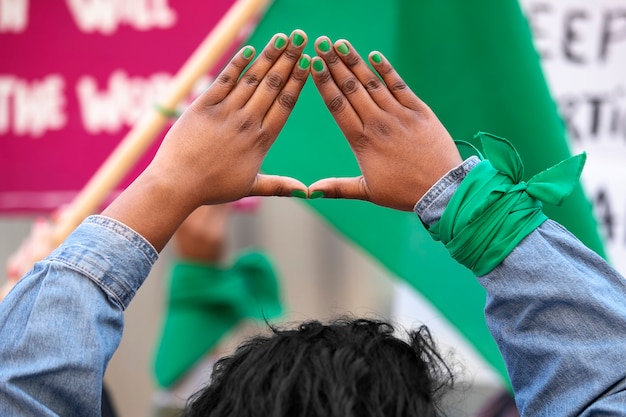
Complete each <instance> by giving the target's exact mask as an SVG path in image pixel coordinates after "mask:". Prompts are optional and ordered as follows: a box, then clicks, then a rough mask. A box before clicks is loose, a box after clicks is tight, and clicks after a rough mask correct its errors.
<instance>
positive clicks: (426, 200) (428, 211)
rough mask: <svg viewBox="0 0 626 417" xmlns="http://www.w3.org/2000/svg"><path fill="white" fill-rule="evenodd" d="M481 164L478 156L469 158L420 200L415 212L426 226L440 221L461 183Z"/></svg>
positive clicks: (414, 209) (449, 172)
mask: <svg viewBox="0 0 626 417" xmlns="http://www.w3.org/2000/svg"><path fill="white" fill-rule="evenodd" d="M479 162H480V159H479V158H478V157H477V156H471V157H469V158H467V159H466V160H465V161H463V163H461V164H460V165H459V166H457V167H456V168H453V169H451V170H450V171H448V173H447V174H446V175H444V176H443V177H441V179H439V181H437V182H436V183H435V184H434V185H433V186H432V187H430V190H428V191H427V192H426V194H424V195H423V196H422V198H420V200H419V201H418V202H417V204H415V207H414V208H413V211H414V212H415V214H417V215H418V216H419V217H420V219H421V220H422V222H423V223H424V224H426V225H427V226H431V225H433V224H434V223H436V222H437V221H439V219H440V218H441V215H442V214H443V211H444V210H445V208H446V205H447V204H448V201H450V198H451V197H452V195H453V194H454V192H455V191H456V189H457V188H458V187H459V184H460V183H461V181H463V179H464V178H465V176H466V175H467V174H468V173H469V172H470V171H471V170H472V169H473V168H474V167H475V166H476V165H478V163H479Z"/></svg>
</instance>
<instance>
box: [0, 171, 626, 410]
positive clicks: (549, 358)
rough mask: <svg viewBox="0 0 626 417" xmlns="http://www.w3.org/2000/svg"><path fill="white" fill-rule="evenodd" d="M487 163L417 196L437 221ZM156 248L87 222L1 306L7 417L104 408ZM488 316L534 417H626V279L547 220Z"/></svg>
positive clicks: (517, 257) (507, 271)
mask: <svg viewBox="0 0 626 417" xmlns="http://www.w3.org/2000/svg"><path fill="white" fill-rule="evenodd" d="M475 164H476V160H474V159H469V160H467V161H465V162H464V163H463V164H462V165H460V166H459V167H458V168H457V169H455V170H453V171H451V172H450V173H448V174H447V175H446V176H444V177H443V178H442V179H441V180H440V181H439V182H438V183H437V184H435V186H433V187H432V188H431V189H430V190H429V192H428V193H427V194H426V195H425V196H424V197H423V198H422V199H421V200H420V202H418V204H417V205H416V207H415V212H416V213H417V214H418V215H419V216H420V217H421V219H422V221H424V222H425V223H426V224H430V223H433V222H434V221H436V220H438V218H439V217H440V216H441V213H442V211H443V209H444V208H445V205H446V203H447V201H449V198H450V197H451V195H452V194H453V193H454V190H456V187H457V186H458V184H459V183H460V182H461V181H462V180H463V178H464V176H465V175H466V174H467V172H469V170H470V169H471V168H472V167H473V166H474V165H475ZM156 259H157V252H156V251H155V250H154V248H153V247H152V246H151V245H150V244H149V243H148V242H147V241H146V240H145V239H143V237H141V236H140V235H138V234H137V233H135V232H134V231H132V230H131V229H129V228H128V227H126V226H125V225H123V224H121V223H119V222H117V221H115V220H112V219H109V218H106V217H103V216H91V217H89V218H88V219H86V220H85V221H84V222H83V223H82V224H81V225H80V226H79V227H78V228H77V229H76V230H75V231H74V232H73V233H72V234H71V235H70V236H69V237H68V238H67V239H66V241H65V242H64V243H63V244H62V245H61V246H60V247H59V248H58V249H57V250H55V251H54V252H53V253H52V254H51V255H50V256H48V257H47V258H46V259H44V260H43V261H41V262H39V263H37V264H36V265H35V267H34V268H33V270H32V271H31V272H29V273H28V274H27V275H26V276H25V277H24V278H23V279H22V280H20V281H19V282H18V284H17V285H16V286H15V288H14V289H13V291H12V292H11V293H10V294H9V295H8V296H7V298H6V299H5V300H4V301H2V302H1V303H0V416H38V417H39V416H54V415H59V416H97V415H99V414H100V395H101V394H100V393H101V384H102V378H103V375H104V371H105V368H106V366H107V363H108V361H109V359H110V358H111V356H112V355H113V353H114V352H115V349H116V348H117V346H118V344H119V342H120V339H121V336H122V329H123V311H124V309H125V308H126V307H127V306H128V304H129V303H130V301H131V300H132V298H133V296H134V295H135V293H136V292H137V290H138V289H139V287H140V286H141V284H142V283H143V281H144V280H145V278H146V277H147V276H148V273H149V271H150V268H151V266H152V265H153V263H154V262H155V261H156ZM478 280H479V281H480V283H481V284H482V285H483V286H484V288H485V289H486V290H487V295H488V298H487V305H486V308H485V315H486V319H487V324H488V326H489V328H490V330H491V332H492V334H493V337H494V338H495V340H496V341H497V343H498V345H499V347H500V350H501V352H502V355H503V357H504V359H505V362H506V364H507V368H508V371H509V374H510V377H511V381H512V384H513V388H514V390H515V396H516V401H517V403H518V406H519V408H520V412H521V414H522V415H523V416H550V417H557V416H626V377H625V376H626V281H625V280H624V278H623V277H621V276H620V275H619V274H618V273H617V272H616V271H615V270H613V269H612V268H611V267H610V266H609V265H608V264H607V263H606V262H605V261H604V260H603V259H601V258H600V257H598V256H597V255H595V254H594V253H593V252H592V251H590V250H589V249H587V248H586V247H585V246H584V245H583V244H582V243H580V242H579V241H578V240H577V239H576V238H574V237H573V236H572V235H571V234H570V233H569V232H567V231H566V230H565V229H564V228H563V227H561V226H560V225H558V224H557V223H555V222H553V221H546V222H544V223H543V224H542V225H541V226H540V227H539V228H538V229H537V230H535V231H534V232H533V233H531V234H530V235H529V236H528V237H526V238H525V239H524V240H523V241H522V242H521V243H520V244H519V245H518V246H517V247H516V248H515V249H514V251H513V252H512V253H511V254H510V255H509V256H508V257H507V258H506V259H505V260H504V261H503V262H502V263H501V264H500V265H499V266H498V267H496V268H495V269H494V270H493V271H492V272H490V273H489V274H487V275H485V276H482V277H478Z"/></svg>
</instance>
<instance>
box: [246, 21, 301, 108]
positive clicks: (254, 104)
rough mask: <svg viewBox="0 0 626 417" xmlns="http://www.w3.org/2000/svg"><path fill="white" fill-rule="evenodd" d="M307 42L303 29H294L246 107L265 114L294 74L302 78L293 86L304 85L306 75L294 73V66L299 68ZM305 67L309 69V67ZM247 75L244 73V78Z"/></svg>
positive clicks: (299, 72)
mask: <svg viewBox="0 0 626 417" xmlns="http://www.w3.org/2000/svg"><path fill="white" fill-rule="evenodd" d="M306 42H307V37H306V34H305V33H304V32H303V31H301V30H294V31H293V32H292V34H291V36H290V37H289V40H288V43H287V46H286V47H285V49H284V51H283V53H282V54H281V55H280V57H279V58H278V59H277V60H276V62H275V63H274V65H273V66H272V67H271V68H270V69H269V70H268V71H267V74H266V75H265V76H264V77H263V79H262V80H261V81H260V84H259V86H258V88H256V89H255V91H254V92H253V94H252V97H250V98H249V100H248V102H247V103H246V104H245V106H246V107H250V108H252V109H255V112H261V114H265V113H266V112H267V111H268V110H269V109H270V108H271V107H272V106H273V104H274V102H275V101H276V99H277V97H279V95H280V94H281V93H282V92H283V87H285V86H286V84H287V83H288V82H289V80H290V79H291V77H292V75H293V74H297V75H298V76H300V79H298V80H296V81H297V82H296V83H295V84H293V83H292V87H294V85H295V86H298V85H299V86H300V88H301V87H302V85H303V84H304V81H305V80H306V77H304V78H302V76H303V75H304V74H303V72H302V71H296V72H295V73H294V72H293V70H294V68H295V69H296V70H297V69H298V67H299V65H297V64H298V62H299V60H300V58H301V56H302V51H303V50H304V47H305V46H306ZM305 69H306V70H308V68H305ZM245 77H246V76H245V75H244V79H245ZM283 98H287V99H288V98H293V96H291V97H287V96H283ZM291 104H292V106H291V107H293V104H295V101H294V102H292V103H291ZM290 111H291V110H289V112H290ZM289 112H287V114H289Z"/></svg>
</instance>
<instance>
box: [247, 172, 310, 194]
mask: <svg viewBox="0 0 626 417" xmlns="http://www.w3.org/2000/svg"><path fill="white" fill-rule="evenodd" d="M248 195H249V196H251V195H258V196H279V197H291V196H299V197H306V195H307V187H306V185H304V184H303V183H301V182H300V181H298V180H296V179H295V178H291V177H285V176H281V175H266V174H257V176H256V178H255V180H254V183H253V184H252V187H251V188H250V192H249V193H248Z"/></svg>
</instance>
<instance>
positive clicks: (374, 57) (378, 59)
mask: <svg viewBox="0 0 626 417" xmlns="http://www.w3.org/2000/svg"><path fill="white" fill-rule="evenodd" d="M382 60H383V58H382V57H381V56H380V54H379V53H376V54H374V55H372V61H374V63H376V64H380V63H381V62H382Z"/></svg>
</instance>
